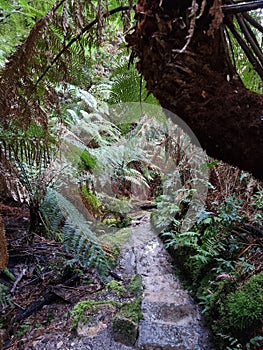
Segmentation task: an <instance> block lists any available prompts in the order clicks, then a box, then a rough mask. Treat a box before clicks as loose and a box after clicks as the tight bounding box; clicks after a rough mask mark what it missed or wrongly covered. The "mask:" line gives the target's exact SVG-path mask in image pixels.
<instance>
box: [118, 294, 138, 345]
mask: <svg viewBox="0 0 263 350" xmlns="http://www.w3.org/2000/svg"><path fill="white" fill-rule="evenodd" d="M141 302H142V298H137V299H135V300H133V301H131V302H127V303H124V304H123V305H122V307H121V310H120V312H119V313H117V314H116V315H115V316H114V318H113V323H112V327H113V334H114V339H115V341H117V342H120V343H122V344H124V345H127V346H133V345H134V344H135V342H136V339H137V336H138V324H139V321H140V320H141V319H143V314H142V312H141Z"/></svg>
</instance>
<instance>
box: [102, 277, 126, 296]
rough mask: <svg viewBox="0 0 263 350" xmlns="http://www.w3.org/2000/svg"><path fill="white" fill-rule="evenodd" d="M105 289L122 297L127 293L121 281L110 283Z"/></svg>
mask: <svg viewBox="0 0 263 350" xmlns="http://www.w3.org/2000/svg"><path fill="white" fill-rule="evenodd" d="M105 289H106V290H108V291H114V292H117V294H118V295H120V296H123V295H124V294H125V292H126V289H125V287H124V286H123V284H122V282H121V281H114V280H113V281H110V282H109V283H108V284H106V287H105Z"/></svg>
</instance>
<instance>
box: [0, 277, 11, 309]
mask: <svg viewBox="0 0 263 350" xmlns="http://www.w3.org/2000/svg"><path fill="white" fill-rule="evenodd" d="M6 305H12V301H11V298H10V294H9V288H8V287H7V286H5V285H4V284H2V283H0V306H1V308H4V307H5V306H6Z"/></svg>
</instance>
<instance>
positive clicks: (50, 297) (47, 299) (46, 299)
mask: <svg viewBox="0 0 263 350" xmlns="http://www.w3.org/2000/svg"><path fill="white" fill-rule="evenodd" d="M78 278H79V275H78V274H75V275H73V276H72V277H71V278H70V279H68V280H67V281H66V282H65V283H64V284H63V285H64V286H68V285H71V284H72V283H74V282H75V281H76V280H77V279H78ZM58 298H59V296H58V295H57V294H55V293H53V292H52V291H48V292H47V293H45V294H44V295H43V297H41V298H40V299H39V300H37V301H34V302H33V303H31V304H30V305H29V306H28V307H27V308H26V310H24V311H22V312H20V314H18V316H17V317H16V319H15V321H16V322H20V321H22V320H24V319H26V318H27V317H29V316H30V315H32V314H33V313H34V312H36V311H38V310H40V309H41V308H42V307H43V306H44V305H46V304H50V303H51V302H53V301H55V300H57V299H58Z"/></svg>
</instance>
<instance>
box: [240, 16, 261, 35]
mask: <svg viewBox="0 0 263 350" xmlns="http://www.w3.org/2000/svg"><path fill="white" fill-rule="evenodd" d="M243 17H244V18H245V19H246V20H247V21H248V22H249V23H250V24H251V25H252V26H253V27H255V28H256V29H257V30H259V31H260V32H261V33H263V26H262V25H261V24H260V23H258V22H257V21H256V20H255V18H253V17H252V16H250V15H249V14H248V13H246V12H245V13H243Z"/></svg>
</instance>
